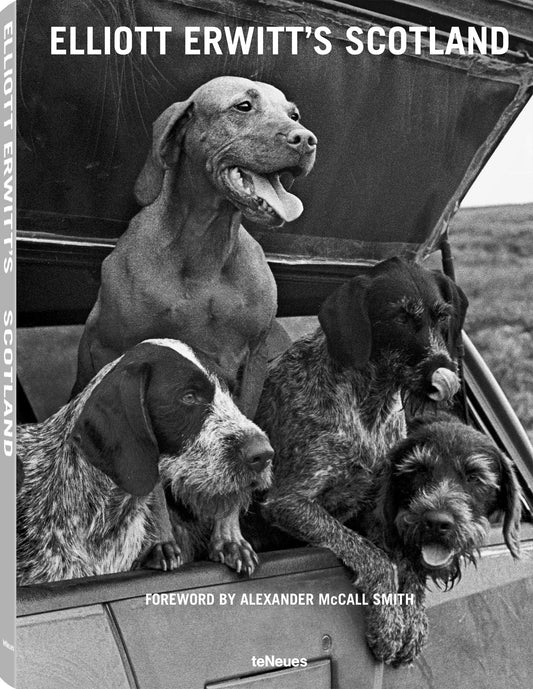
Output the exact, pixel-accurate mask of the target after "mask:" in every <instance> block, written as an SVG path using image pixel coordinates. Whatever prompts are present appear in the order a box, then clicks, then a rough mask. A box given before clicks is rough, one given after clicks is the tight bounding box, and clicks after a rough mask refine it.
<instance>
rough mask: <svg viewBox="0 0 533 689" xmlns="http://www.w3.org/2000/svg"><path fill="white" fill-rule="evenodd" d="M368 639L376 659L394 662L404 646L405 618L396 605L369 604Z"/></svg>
mask: <svg viewBox="0 0 533 689" xmlns="http://www.w3.org/2000/svg"><path fill="white" fill-rule="evenodd" d="M365 611H366V640H367V643H368V646H369V648H370V650H371V651H372V654H373V655H374V657H375V658H376V660H380V661H382V662H384V663H387V664H394V663H395V661H396V659H397V658H398V657H399V654H400V652H401V650H402V646H403V619H402V615H401V613H399V611H398V609H397V608H396V606H387V605H369V606H368V607H367V608H365Z"/></svg>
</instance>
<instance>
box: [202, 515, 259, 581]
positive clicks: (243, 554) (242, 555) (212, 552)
mask: <svg viewBox="0 0 533 689" xmlns="http://www.w3.org/2000/svg"><path fill="white" fill-rule="evenodd" d="M239 514H240V506H239V505H235V507H233V508H232V510H231V512H229V514H224V515H221V516H219V517H215V523H214V526H213V531H212V534H211V540H210V543H209V557H210V558H211V560H214V561H215V562H222V563H224V564H226V565H228V567H231V568H232V569H234V570H235V571H236V572H238V573H240V572H244V573H245V574H247V575H248V576H250V575H252V574H253V572H254V570H255V568H256V566H257V565H258V564H259V559H258V557H257V555H256V553H255V551H254V549H253V548H252V546H251V545H250V544H249V543H248V541H246V540H245V539H244V538H243V535H242V533H241V527H240V523H239Z"/></svg>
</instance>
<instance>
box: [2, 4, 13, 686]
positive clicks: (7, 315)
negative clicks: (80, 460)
mask: <svg viewBox="0 0 533 689" xmlns="http://www.w3.org/2000/svg"><path fill="white" fill-rule="evenodd" d="M15 17H16V14H15V3H14V2H2V3H1V4H0V25H1V27H2V92H1V98H2V108H1V111H0V113H1V114H0V121H1V124H0V146H1V150H2V177H3V179H2V225H1V232H2V241H1V247H2V263H1V269H0V275H1V278H0V314H1V315H0V317H1V319H2V392H3V404H2V442H1V445H2V450H1V451H2V462H1V476H0V506H1V513H0V514H1V524H0V558H1V564H0V610H1V614H0V636H1V640H2V643H1V644H0V688H1V687H14V686H15V614H16V579H15V570H16V567H15V558H16V545H15V531H16V529H15V521H16V509H15V499H16V445H15V430H16V420H15V419H16V413H15V390H16V360H15V359H16V347H15V328H16V294H15V266H16V262H15V251H16V246H15V207H16V200H15V194H16V178H15V132H16V118H15V110H16V98H15V92H16V61H15V45H16V33H15V26H16V20H15Z"/></svg>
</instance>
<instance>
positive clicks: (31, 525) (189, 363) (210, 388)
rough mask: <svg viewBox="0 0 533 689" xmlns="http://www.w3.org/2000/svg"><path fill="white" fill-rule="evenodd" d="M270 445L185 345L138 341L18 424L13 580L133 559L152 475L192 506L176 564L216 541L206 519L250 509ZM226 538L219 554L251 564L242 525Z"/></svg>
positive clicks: (99, 568) (77, 572)
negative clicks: (52, 407) (49, 409)
mask: <svg viewBox="0 0 533 689" xmlns="http://www.w3.org/2000/svg"><path fill="white" fill-rule="evenodd" d="M272 454H273V452H272V448H271V446H270V444H269V442H268V440H267V438H266V436H265V434H264V433H263V432H262V431H260V430H259V428H258V427H257V426H256V425H255V424H254V423H252V422H251V421H249V420H248V419H246V417H245V416H244V415H243V414H241V412H240V411H239V410H238V409H237V407H236V405H235V404H234V402H233V401H232V399H231V397H230V395H229V394H228V392H227V391H226V390H225V388H224V387H223V385H222V384H221V382H220V380H219V379H218V377H217V376H216V375H215V374H214V373H212V372H210V370H208V368H206V366H205V365H204V364H203V363H201V361H200V360H199V359H198V358H197V356H196V355H195V354H194V353H193V351H192V350H191V349H190V348H189V347H187V346H186V345H184V344H183V343H181V342H178V341H176V340H169V339H163V340H147V341H145V342H143V343H141V344H139V345H137V346H136V347H134V348H132V349H131V350H129V351H128V352H127V353H126V354H124V355H123V356H122V357H120V358H119V359H117V360H116V361H114V362H112V363H110V364H108V365H107V366H105V367H104V368H103V369H102V370H101V371H100V372H99V373H98V374H97V375H96V376H95V377H94V378H93V380H92V381H91V382H90V383H89V385H88V386H87V388H86V389H85V390H84V391H83V392H81V393H80V394H79V395H78V396H77V397H75V398H74V399H73V400H72V401H71V402H69V403H68V404H67V405H65V406H64V407H63V408H62V409H60V410H59V411H58V412H57V413H56V414H54V415H53V416H51V417H50V418H49V419H48V420H46V421H44V422H43V423H41V424H31V425H27V426H20V427H19V428H18V439H17V455H18V457H19V458H20V460H21V462H22V465H23V468H24V481H23V483H22V487H21V489H20V492H19V494H18V499H17V579H18V581H19V583H20V584H31V583H39V582H46V581H55V580H59V579H68V578H75V577H83V576H90V575H94V574H105V573H112V572H118V571H124V570H128V569H131V568H132V566H133V565H134V563H135V561H136V560H137V559H138V558H139V557H140V556H141V555H142V552H143V550H145V549H149V548H150V546H151V544H152V543H153V542H154V540H155V539H156V534H155V533H154V524H155V522H156V520H157V514H155V510H156V509H157V507H156V506H157V501H154V499H153V488H154V486H155V485H156V483H157V482H158V480H159V476H160V474H161V478H162V480H163V483H164V484H168V485H169V487H170V489H171V490H172V493H173V495H174V497H175V499H176V500H179V501H180V503H181V504H183V505H185V506H186V507H187V509H188V510H189V512H190V514H191V517H190V520H189V522H188V523H186V524H185V523H184V524H179V520H178V523H177V524H175V526H177V527H178V528H177V541H178V543H179V545H180V547H181V552H179V551H178V552H173V553H171V554H169V557H174V558H175V559H176V566H177V565H178V564H179V560H183V561H188V560H191V559H193V557H195V556H198V555H201V554H203V553H202V549H204V550H205V549H206V548H207V545H208V541H209V538H210V536H211V542H210V544H209V547H210V548H213V546H214V547H215V550H216V549H217V548H218V543H217V542H216V541H217V539H220V534H218V533H217V531H216V529H214V530H213V523H214V522H216V520H217V519H218V518H220V517H221V516H223V515H225V514H226V513H228V512H230V511H232V510H235V509H236V510H237V513H238V510H239V509H240V508H242V507H247V505H248V502H249V500H250V496H251V490H252V487H253V486H258V487H263V488H265V487H267V486H268V484H269V480H270V459H271V458H272ZM238 528H239V524H238V521H237V524H236V529H237V531H238ZM211 531H213V533H211ZM225 536H228V534H225ZM229 537H230V540H234V541H235V542H236V549H235V552H233V553H229V554H228V555H229V556H228V558H227V564H228V565H229V566H232V567H234V568H235V569H237V570H240V569H241V568H242V567H243V566H244V568H245V569H248V570H250V569H253V567H254V564H255V559H254V558H255V554H254V552H253V550H252V548H251V547H250V546H249V545H248V544H247V543H246V542H245V541H244V540H242V538H241V537H240V532H239V534H238V537H237V536H235V534H229ZM238 538H241V540H239V541H238V542H237V540H238ZM237 546H238V547H237ZM217 559H218V556H217ZM243 560H244V561H243Z"/></svg>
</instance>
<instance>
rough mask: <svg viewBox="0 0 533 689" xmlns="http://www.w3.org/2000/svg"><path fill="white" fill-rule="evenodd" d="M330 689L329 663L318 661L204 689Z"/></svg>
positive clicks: (211, 685) (210, 685) (219, 683)
mask: <svg viewBox="0 0 533 689" xmlns="http://www.w3.org/2000/svg"><path fill="white" fill-rule="evenodd" d="M281 687H283V689H309V688H310V687H312V688H313V689H330V688H331V662H330V661H329V660H319V661H316V662H314V663H309V665H308V666H307V667H305V668H299V669H293V670H280V671H277V672H269V673H266V674H262V675H257V676H255V677H246V678H244V679H236V680H230V681H229V682H216V684H207V685H206V687H205V689H281Z"/></svg>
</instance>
